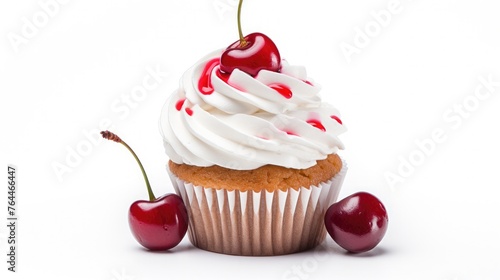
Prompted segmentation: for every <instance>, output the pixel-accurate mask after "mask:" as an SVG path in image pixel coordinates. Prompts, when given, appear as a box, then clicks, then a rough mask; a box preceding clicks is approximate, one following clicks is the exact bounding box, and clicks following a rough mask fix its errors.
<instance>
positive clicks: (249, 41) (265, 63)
mask: <svg viewBox="0 0 500 280" xmlns="http://www.w3.org/2000/svg"><path fill="white" fill-rule="evenodd" d="M242 3H243V0H240V2H239V4H238V32H239V37H240V39H239V40H237V41H236V42H234V43H232V44H231V45H229V47H227V48H226V50H225V51H224V52H223V53H222V55H221V58H220V71H221V72H223V73H225V74H230V73H231V72H233V70H234V69H236V68H238V69H239V70H241V71H243V72H245V73H247V74H249V75H251V76H253V77H255V76H257V74H258V73H259V71H260V70H269V71H274V72H279V71H280V69H281V56H280V53H279V51H278V48H277V47H276V45H275V44H274V42H273V41H272V40H271V39H270V38H269V37H267V36H266V35H264V34H262V33H251V34H248V35H247V36H243V32H242V31H241V6H242Z"/></svg>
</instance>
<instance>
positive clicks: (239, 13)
mask: <svg viewBox="0 0 500 280" xmlns="http://www.w3.org/2000/svg"><path fill="white" fill-rule="evenodd" d="M242 4H243V0H240V2H239V4H238V33H239V34H240V46H244V45H246V44H247V41H246V40H245V38H244V37H243V31H241V6H242Z"/></svg>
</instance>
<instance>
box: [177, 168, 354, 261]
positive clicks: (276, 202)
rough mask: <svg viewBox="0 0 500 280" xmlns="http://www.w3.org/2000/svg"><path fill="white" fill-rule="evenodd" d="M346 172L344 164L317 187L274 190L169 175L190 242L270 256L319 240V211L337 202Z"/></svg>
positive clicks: (321, 221) (322, 231) (321, 234)
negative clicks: (190, 180) (221, 186)
mask: <svg viewBox="0 0 500 280" xmlns="http://www.w3.org/2000/svg"><path fill="white" fill-rule="evenodd" d="M346 172H347V167H346V164H345V162H343V166H342V169H341V170H340V172H339V173H338V174H337V175H335V176H334V177H333V178H332V179H330V180H328V181H327V182H323V183H321V184H319V185H318V186H310V187H309V188H305V187H302V188H300V189H299V190H294V189H292V188H290V189H289V190H288V191H281V190H277V191H274V192H267V191H265V190H263V191H260V192H255V191H238V190H234V191H227V190H223V189H221V190H217V189H214V188H205V187H202V186H194V185H193V184H191V183H188V182H185V181H183V180H181V179H179V178H177V177H176V176H175V175H173V174H172V173H171V172H169V175H170V177H171V179H172V183H173V185H174V188H175V191H176V192H177V194H179V195H180V196H181V197H182V199H183V201H184V203H185V204H186V208H187V210H188V214H189V218H190V220H189V229H188V235H189V239H190V241H191V243H192V244H193V245H194V246H196V247H198V248H200V249H203V250H208V251H212V252H217V253H222V254H230V255H243V256H272V255H283V254H291V253H296V252H300V251H304V250H308V249H311V248H313V247H316V246H317V245H318V244H320V243H321V242H323V240H324V239H325V235H326V230H325V226H324V215H325V212H326V210H327V208H328V207H329V206H330V205H331V204H332V203H334V202H335V201H336V200H337V196H338V194H339V191H340V188H341V186H342V182H343V180H344V177H345V174H346Z"/></svg>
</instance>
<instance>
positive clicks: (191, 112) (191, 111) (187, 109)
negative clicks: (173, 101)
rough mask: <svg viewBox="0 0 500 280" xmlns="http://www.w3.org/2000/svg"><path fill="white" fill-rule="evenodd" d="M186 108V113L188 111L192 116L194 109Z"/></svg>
mask: <svg viewBox="0 0 500 280" xmlns="http://www.w3.org/2000/svg"><path fill="white" fill-rule="evenodd" d="M184 110H185V111H186V113H187V114H188V115H190V116H192V115H193V110H192V109H191V108H186V109H184Z"/></svg>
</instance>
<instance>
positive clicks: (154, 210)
mask: <svg viewBox="0 0 500 280" xmlns="http://www.w3.org/2000/svg"><path fill="white" fill-rule="evenodd" d="M128 221H129V226H130V230H131V231H132V234H133V235H134V237H135V239H136V240H137V241H138V242H139V243H140V244H141V245H142V246H144V247H146V248H148V249H149V250H153V251H156V250H168V249H171V248H173V247H175V246H177V244H179V243H180V242H181V240H182V238H183V237H184V235H185V234H186V231H187V229H188V213H187V210H186V207H185V206H184V203H183V202H182V199H181V198H180V196H178V195H176V194H167V195H165V196H162V197H159V198H157V199H156V200H154V201H147V200H139V201H136V202H134V203H132V205H131V206H130V209H129V213H128Z"/></svg>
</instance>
